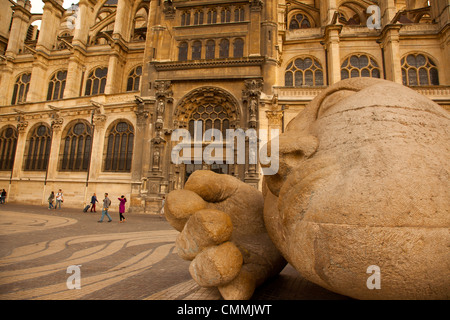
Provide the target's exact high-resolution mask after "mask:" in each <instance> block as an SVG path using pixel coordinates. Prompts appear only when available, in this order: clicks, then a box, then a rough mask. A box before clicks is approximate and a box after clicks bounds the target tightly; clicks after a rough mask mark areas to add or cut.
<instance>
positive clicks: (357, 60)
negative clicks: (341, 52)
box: [341, 54, 381, 80]
mask: <svg viewBox="0 0 450 320" xmlns="http://www.w3.org/2000/svg"><path fill="white" fill-rule="evenodd" d="M380 74H381V72H380V68H379V67H378V63H377V62H376V61H375V60H374V59H372V58H371V57H369V56H368V55H366V54H355V55H352V56H351V57H349V58H347V59H345V61H344V63H343V64H342V65H341V79H342V80H344V79H348V78H358V77H368V78H380Z"/></svg>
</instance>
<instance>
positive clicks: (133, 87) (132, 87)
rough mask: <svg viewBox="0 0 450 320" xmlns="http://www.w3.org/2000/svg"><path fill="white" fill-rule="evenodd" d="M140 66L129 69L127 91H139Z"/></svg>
mask: <svg viewBox="0 0 450 320" xmlns="http://www.w3.org/2000/svg"><path fill="white" fill-rule="evenodd" d="M141 76H142V66H138V67H136V68H134V69H133V70H131V72H130V73H129V74H128V80H127V91H139V84H140V82H141Z"/></svg>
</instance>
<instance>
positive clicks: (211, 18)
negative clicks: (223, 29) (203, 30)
mask: <svg viewBox="0 0 450 320" xmlns="http://www.w3.org/2000/svg"><path fill="white" fill-rule="evenodd" d="M207 23H208V24H213V23H217V11H216V10H210V11H208V20H207Z"/></svg>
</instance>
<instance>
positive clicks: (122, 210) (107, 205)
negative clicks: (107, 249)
mask: <svg viewBox="0 0 450 320" xmlns="http://www.w3.org/2000/svg"><path fill="white" fill-rule="evenodd" d="M4 190H5V189H3V191H4ZM5 197H6V192H5ZM2 199H3V193H2ZM54 200H56V203H55V205H53V201H54ZM118 200H119V202H120V203H119V214H120V217H119V218H120V221H119V222H120V223H122V222H125V221H126V219H125V217H124V216H123V214H124V213H125V203H126V202H127V198H125V196H124V195H122V196H121V197H120V198H118ZM63 202H64V195H63V192H62V190H61V189H59V191H58V192H57V193H56V195H55V193H54V192H53V191H52V192H51V193H50V196H49V197H48V209H49V210H50V209H56V208H57V207H58V205H59V209H61V203H63ZM97 202H99V201H98V199H97V195H96V194H95V193H94V194H93V195H92V197H91V202H90V205H91V212H97V211H96V210H95V205H96V203H97ZM2 203H3V200H2ZM110 206H111V199H109V198H108V193H105V199H103V207H102V217H101V218H100V220H99V221H98V222H103V219H104V217H105V215H106V216H107V217H108V219H109V220H108V222H111V221H112V218H111V216H110V215H109V213H108V210H109V208H110Z"/></svg>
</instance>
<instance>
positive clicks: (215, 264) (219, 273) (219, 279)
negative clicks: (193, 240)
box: [189, 242, 243, 287]
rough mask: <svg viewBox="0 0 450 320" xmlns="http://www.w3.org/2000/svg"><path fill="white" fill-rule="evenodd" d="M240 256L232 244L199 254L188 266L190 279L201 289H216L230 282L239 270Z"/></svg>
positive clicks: (225, 244)
mask: <svg viewBox="0 0 450 320" xmlns="http://www.w3.org/2000/svg"><path fill="white" fill-rule="evenodd" d="M242 263H243V259H242V254H241V252H240V251H239V249H238V248H237V247H236V246H235V245H234V244H233V243H232V242H225V243H223V244H221V245H218V246H212V247H209V248H207V249H206V250H203V251H202V252H200V253H199V254H198V255H197V256H196V257H195V259H194V260H193V261H192V262H191V265H190V266H189V272H190V273H191V276H192V278H193V279H194V280H195V281H196V282H197V283H198V284H199V285H201V286H203V287H216V286H219V285H221V284H223V283H229V282H230V281H232V280H233V279H234V278H235V277H236V276H237V275H238V274H239V271H240V270H241V267H242Z"/></svg>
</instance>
